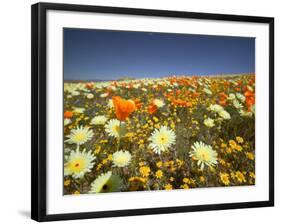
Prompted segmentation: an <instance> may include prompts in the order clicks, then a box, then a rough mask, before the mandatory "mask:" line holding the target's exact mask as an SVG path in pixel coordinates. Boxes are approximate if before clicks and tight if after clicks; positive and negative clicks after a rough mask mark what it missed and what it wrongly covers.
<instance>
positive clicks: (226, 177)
mask: <svg viewBox="0 0 281 224" xmlns="http://www.w3.org/2000/svg"><path fill="white" fill-rule="evenodd" d="M220 179H221V182H222V183H223V184H224V185H229V184H230V181H229V174H228V173H220Z"/></svg>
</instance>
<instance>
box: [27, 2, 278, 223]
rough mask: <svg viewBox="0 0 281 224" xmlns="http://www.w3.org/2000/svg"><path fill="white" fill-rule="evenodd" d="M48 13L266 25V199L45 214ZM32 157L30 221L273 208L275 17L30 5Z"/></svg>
mask: <svg viewBox="0 0 281 224" xmlns="http://www.w3.org/2000/svg"><path fill="white" fill-rule="evenodd" d="M48 10H64V11H75V12H101V13H113V14H124V15H141V16H162V17H175V18H193V19H205V20H221V21H235V22H254V23H263V24H268V25H269V34H268V35H269V133H268V134H269V183H268V186H269V200H268V201H256V202H243V203H227V204H208V205H196V206H178V207H160V208H146V209H132V210H115V211H100V212H85V213H70V214H52V215H48V214H46V203H47V201H46V144H47V142H46V128H47V120H46V119H47V114H46V111H47V110H46V109H47V105H46V101H47V98H46V97H47V93H46V78H47V77H46V69H47V68H46V36H47V33H46V13H47V11H48ZM31 25H32V31H31V34H32V35H31V36H32V38H31V39H32V40H31V41H32V48H31V59H32V64H31V73H32V74H31V75H32V83H31V86H32V89H31V91H32V105H31V111H32V114H31V121H32V123H31V126H32V134H31V136H32V140H31V142H32V155H31V161H32V165H31V174H32V180H31V195H32V197H31V218H32V219H34V220H37V221H54V220H69V219H85V218H101V217H115V216H132V215H148V214H160V213H177V212H192V211H206V210H222V209H238V208H254V207H267V206H274V18H271V17H256V16H240V15H224V14H211V13H194V12H183V11H164V10H150V9H137V8H119V7H103V6H89V5H73V4H56V3H37V4H34V5H32V13H31Z"/></svg>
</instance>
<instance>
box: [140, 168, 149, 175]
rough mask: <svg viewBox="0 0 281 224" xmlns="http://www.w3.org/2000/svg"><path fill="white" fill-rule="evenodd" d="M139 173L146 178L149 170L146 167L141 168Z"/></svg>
mask: <svg viewBox="0 0 281 224" xmlns="http://www.w3.org/2000/svg"><path fill="white" fill-rule="evenodd" d="M139 171H140V173H141V175H142V176H143V177H148V176H149V173H150V168H149V167H148V166H142V167H140V169H139Z"/></svg>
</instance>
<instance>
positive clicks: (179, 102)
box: [172, 99, 192, 107]
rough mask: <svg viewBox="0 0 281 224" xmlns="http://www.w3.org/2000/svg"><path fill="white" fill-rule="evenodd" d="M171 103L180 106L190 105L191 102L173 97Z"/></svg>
mask: <svg viewBox="0 0 281 224" xmlns="http://www.w3.org/2000/svg"><path fill="white" fill-rule="evenodd" d="M172 103H173V104H174V105H176V106H181V107H191V106H192V103H190V102H187V101H184V100H181V99H173V100H172Z"/></svg>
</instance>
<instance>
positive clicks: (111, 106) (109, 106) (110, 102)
mask: <svg viewBox="0 0 281 224" xmlns="http://www.w3.org/2000/svg"><path fill="white" fill-rule="evenodd" d="M107 107H108V108H113V107H114V104H113V100H112V99H110V100H108V103H107Z"/></svg>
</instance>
